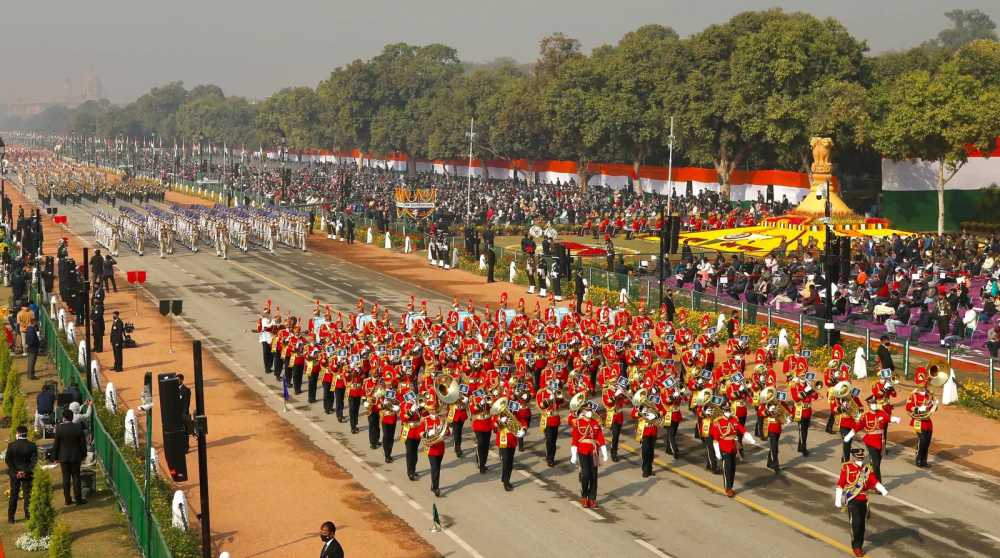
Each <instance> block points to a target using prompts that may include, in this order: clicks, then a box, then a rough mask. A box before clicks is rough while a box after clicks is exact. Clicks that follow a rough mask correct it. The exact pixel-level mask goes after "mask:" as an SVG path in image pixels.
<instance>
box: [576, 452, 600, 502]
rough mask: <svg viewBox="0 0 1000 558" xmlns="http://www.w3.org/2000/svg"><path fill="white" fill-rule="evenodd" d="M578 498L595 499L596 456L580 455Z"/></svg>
mask: <svg viewBox="0 0 1000 558" xmlns="http://www.w3.org/2000/svg"><path fill="white" fill-rule="evenodd" d="M579 461H580V497H581V498H589V499H591V500H596V499H597V455H596V454H590V455H580V456H579Z"/></svg>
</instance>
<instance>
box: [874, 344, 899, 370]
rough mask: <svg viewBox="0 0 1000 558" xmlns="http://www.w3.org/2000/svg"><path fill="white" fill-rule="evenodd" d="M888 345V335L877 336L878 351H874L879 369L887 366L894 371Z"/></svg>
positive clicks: (894, 367)
mask: <svg viewBox="0 0 1000 558" xmlns="http://www.w3.org/2000/svg"><path fill="white" fill-rule="evenodd" d="M889 347H890V344H889V337H888V336H886V335H883V336H882V337H881V338H879V345H878V351H877V353H876V354H877V356H878V364H879V369H880V370H885V369H886V368H888V369H889V370H892V371H893V372H895V371H896V365H895V364H894V363H893V362H892V353H890V352H889Z"/></svg>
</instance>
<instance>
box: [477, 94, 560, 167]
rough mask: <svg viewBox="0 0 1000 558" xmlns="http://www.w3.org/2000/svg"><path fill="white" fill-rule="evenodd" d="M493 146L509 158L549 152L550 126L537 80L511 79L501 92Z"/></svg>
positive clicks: (541, 155)
mask: <svg viewBox="0 0 1000 558" xmlns="http://www.w3.org/2000/svg"><path fill="white" fill-rule="evenodd" d="M491 136H492V138H491V139H492V145H493V147H494V148H495V149H496V150H497V152H498V153H500V154H501V156H502V157H504V158H507V159H524V158H531V157H543V156H545V155H546V154H547V152H548V138H549V133H548V126H547V123H546V121H545V116H544V113H543V110H542V99H541V92H540V91H539V90H538V81H537V80H535V79H529V78H520V79H516V80H511V81H508V82H507V83H506V84H505V86H504V88H503V90H502V91H501V94H500V106H499V108H498V109H497V115H496V123H495V125H494V128H493V133H492V134H491Z"/></svg>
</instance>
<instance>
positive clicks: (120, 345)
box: [110, 310, 125, 372]
mask: <svg viewBox="0 0 1000 558" xmlns="http://www.w3.org/2000/svg"><path fill="white" fill-rule="evenodd" d="M112 316H113V319H112V320H111V335H110V337H111V350H112V351H114V353H115V363H114V366H113V367H112V368H111V369H112V370H114V371H115V372H121V371H122V370H123V369H124V362H123V361H124V357H123V355H122V352H123V351H124V350H125V322H123V321H122V319H121V318H120V317H119V316H118V311H117V310H116V311H115V312H113V313H112Z"/></svg>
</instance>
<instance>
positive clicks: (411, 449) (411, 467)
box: [404, 438, 420, 475]
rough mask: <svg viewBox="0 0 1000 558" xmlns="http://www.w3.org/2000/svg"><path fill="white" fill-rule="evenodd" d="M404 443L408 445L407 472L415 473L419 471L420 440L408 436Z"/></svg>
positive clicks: (408, 473) (409, 473)
mask: <svg viewBox="0 0 1000 558" xmlns="http://www.w3.org/2000/svg"><path fill="white" fill-rule="evenodd" d="M404 445H405V446H406V474H407V475H415V474H416V473H417V450H418V449H419V448H420V440H418V439H412V438H407V439H406V442H404Z"/></svg>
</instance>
